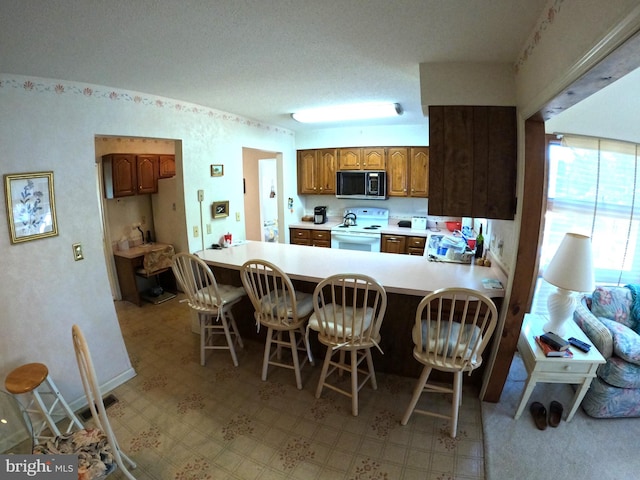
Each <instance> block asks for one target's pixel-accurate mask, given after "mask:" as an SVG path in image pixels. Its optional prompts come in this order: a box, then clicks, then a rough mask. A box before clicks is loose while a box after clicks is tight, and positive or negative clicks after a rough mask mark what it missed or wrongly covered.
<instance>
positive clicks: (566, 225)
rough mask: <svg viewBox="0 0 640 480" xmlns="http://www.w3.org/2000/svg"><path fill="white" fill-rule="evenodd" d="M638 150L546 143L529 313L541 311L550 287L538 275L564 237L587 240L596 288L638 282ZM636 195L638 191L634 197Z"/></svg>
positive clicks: (613, 144)
mask: <svg viewBox="0 0 640 480" xmlns="http://www.w3.org/2000/svg"><path fill="white" fill-rule="evenodd" d="M638 153H639V147H638V145H636V144H633V143H627V142H620V141H614V140H605V139H599V138H592V137H576V136H568V135H565V136H564V137H563V138H562V142H561V143H558V144H556V143H552V144H550V145H549V152H548V161H549V166H548V167H549V168H548V193H547V210H546V212H545V228H544V237H543V241H542V249H541V256H540V271H539V275H538V280H537V282H536V291H535V295H534V301H533V305H532V312H534V313H545V312H546V301H547V296H548V294H549V293H551V292H552V291H553V289H554V288H555V287H553V286H551V285H549V284H548V283H547V282H545V281H544V280H543V279H542V276H541V275H542V272H544V269H545V268H546V266H547V264H548V263H549V261H550V260H551V258H552V257H553V255H554V254H555V252H556V250H557V249H558V246H559V245H560V242H561V241H562V238H563V237H564V234H565V233H566V232H576V233H582V234H585V235H589V236H590V237H591V238H592V245H593V254H594V268H595V277H596V278H595V280H596V284H615V285H626V284H628V283H640V235H639V233H640V232H639V231H640V198H638V197H640V190H639V189H638V187H639V182H640V179H639V178H638V177H639V176H640V175H639V172H638V167H639V165H638ZM637 192H638V193H637Z"/></svg>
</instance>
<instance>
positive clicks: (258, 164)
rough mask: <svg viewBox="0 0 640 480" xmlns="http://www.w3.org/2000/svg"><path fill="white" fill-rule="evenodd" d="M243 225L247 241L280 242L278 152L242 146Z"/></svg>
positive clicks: (279, 154) (280, 160)
mask: <svg viewBox="0 0 640 480" xmlns="http://www.w3.org/2000/svg"><path fill="white" fill-rule="evenodd" d="M242 175H243V183H244V226H245V234H246V239H247V240H254V241H257V242H274V243H281V242H282V239H283V238H284V235H282V228H283V218H284V205H283V203H282V201H281V196H282V195H280V192H281V191H282V153H280V152H268V151H264V150H256V149H253V148H243V149H242Z"/></svg>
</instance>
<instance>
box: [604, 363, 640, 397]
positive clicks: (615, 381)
mask: <svg viewBox="0 0 640 480" xmlns="http://www.w3.org/2000/svg"><path fill="white" fill-rule="evenodd" d="M598 377H599V378H601V379H602V380H604V381H605V382H607V383H608V384H609V385H611V386H613V387H617V388H628V389H633V390H636V389H639V390H640V365H636V364H634V363H629V362H627V361H625V360H623V359H621V358H620V357H615V356H614V357H611V358H610V359H609V360H607V363H603V364H602V365H600V366H599V367H598Z"/></svg>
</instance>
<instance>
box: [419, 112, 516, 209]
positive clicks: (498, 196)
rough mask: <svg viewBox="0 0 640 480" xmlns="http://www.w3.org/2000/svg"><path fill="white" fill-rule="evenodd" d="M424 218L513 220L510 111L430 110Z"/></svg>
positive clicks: (513, 122)
mask: <svg viewBox="0 0 640 480" xmlns="http://www.w3.org/2000/svg"><path fill="white" fill-rule="evenodd" d="M429 153H430V158H429V215H437V216H453V217H475V218H492V219H504V220H512V219H513V218H514V215H515V210H516V168H517V157H516V156H517V124H516V109H515V107H493V106H487V107H485V106H481V107H473V106H431V107H429Z"/></svg>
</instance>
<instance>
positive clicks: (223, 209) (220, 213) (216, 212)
mask: <svg viewBox="0 0 640 480" xmlns="http://www.w3.org/2000/svg"><path fill="white" fill-rule="evenodd" d="M211 215H213V218H222V217H228V216H229V200H222V201H220V202H213V205H212V206H211Z"/></svg>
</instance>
